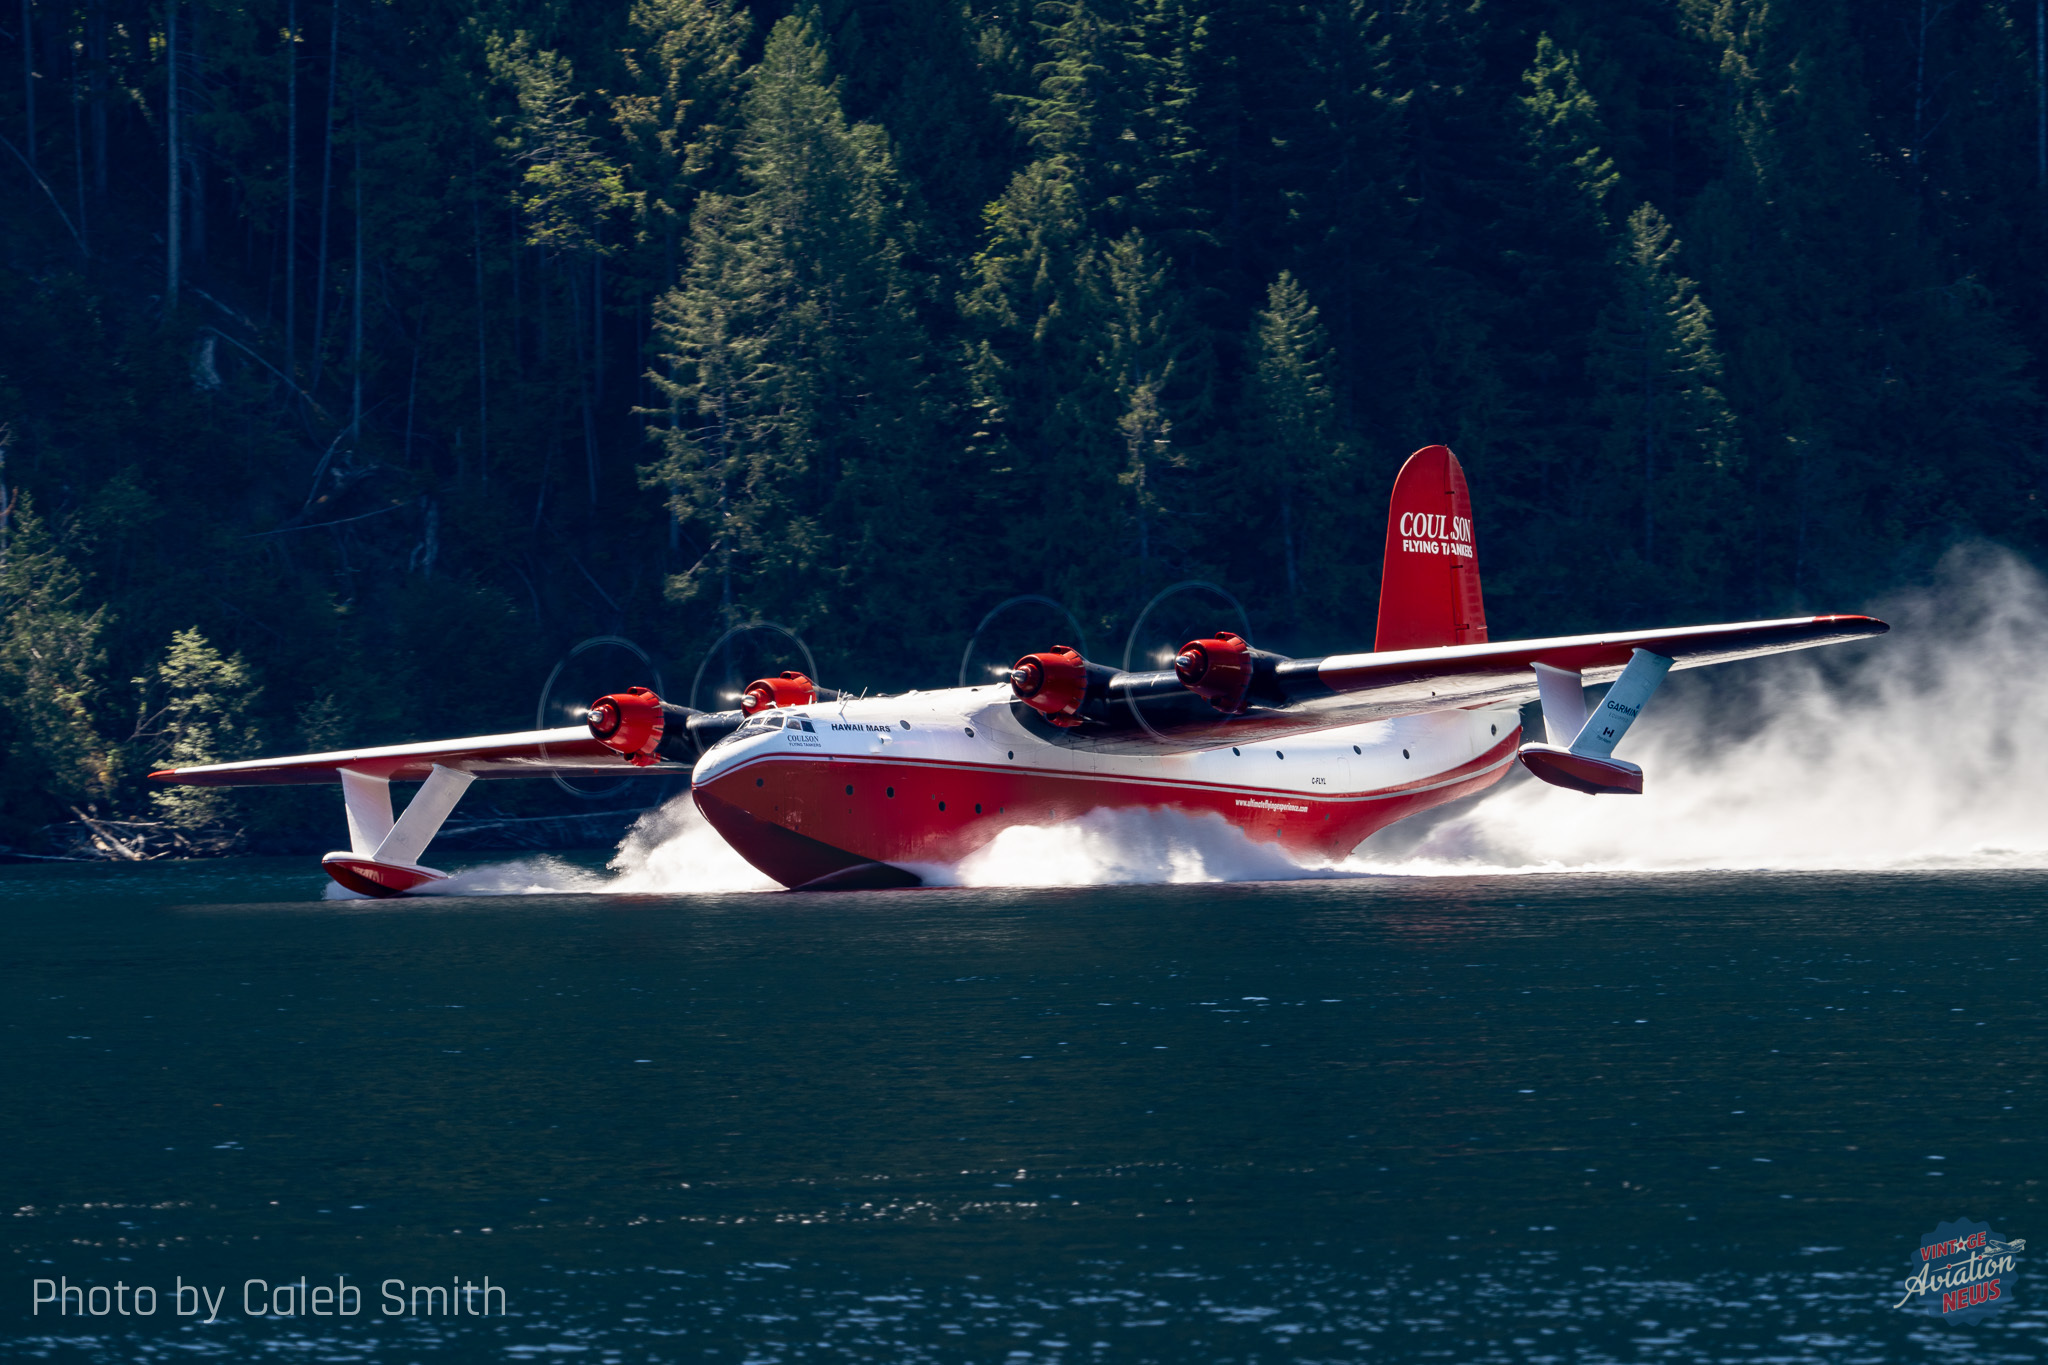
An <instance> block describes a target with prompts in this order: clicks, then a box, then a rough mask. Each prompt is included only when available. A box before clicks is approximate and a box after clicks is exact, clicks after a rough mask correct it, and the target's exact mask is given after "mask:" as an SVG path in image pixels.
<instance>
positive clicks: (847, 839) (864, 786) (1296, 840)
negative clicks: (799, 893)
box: [692, 729, 1521, 890]
mask: <svg viewBox="0 0 2048 1365" xmlns="http://www.w3.org/2000/svg"><path fill="white" fill-rule="evenodd" d="M1520 735H1521V732H1520V730H1519V729H1517V730H1515V731H1514V732H1512V733H1511V734H1509V735H1508V736H1507V737H1505V738H1504V739H1502V740H1501V741H1500V742H1499V743H1498V744H1496V745H1495V746H1494V747H1493V748H1491V749H1489V750H1488V751H1487V752H1486V753H1485V754H1483V755H1481V756H1480V757H1478V758H1475V759H1473V760H1472V761H1471V762H1470V763H1467V764H1465V765H1463V766H1462V767H1459V768H1456V769H1453V770H1451V771H1450V772H1447V773H1439V774H1437V775H1436V776H1435V777H1433V778H1431V779H1428V780H1427V781H1422V782H1416V783H1413V784H1409V785H1407V786H1404V787H1397V788H1393V789H1391V790H1387V791H1379V792H1363V793H1345V794H1329V795H1325V794H1321V793H1316V794H1307V793H1301V792H1291V791H1275V790H1271V789H1254V788H1242V787H1221V786H1197V785H1195V784H1192V783H1175V782H1162V781H1149V782H1148V781H1142V780H1136V779H1125V778H1111V777H1103V776H1094V775H1081V774H1068V773H1052V772H1044V771H1019V770H1017V769H1015V768H1009V767H1002V768H998V767H987V766H981V765H976V764H962V763H917V762H893V761H890V760H887V759H883V758H860V757H851V756H839V755H830V756H828V755H822V754H820V755H809V754H786V753H777V754H771V755H764V756H763V757H761V758H759V759H757V760H755V761H753V762H750V763H743V764H741V765H739V766H737V767H734V768H732V769H729V770H728V771H726V772H723V773H721V774H719V775H718V776H717V777H716V778H714V779H712V780H710V781H708V782H704V783H701V784H699V785H698V786H696V787H695V788H694V790H693V793H692V794H693V796H694V798H695V800H696V802H697V809H698V810H699V811H701V812H703V815H704V818H705V819H706V820H707V821H709V822H710V824H711V826H712V828H714V829H716V830H717V831H718V832H719V834H720V835H721V836H722V837H723V838H724V839H725V841H726V842H727V843H729V844H731V845H732V847H733V848H734V849H735V850H736V851H737V852H738V853H739V855H740V856H741V857H743V858H745V859H746V860H747V861H748V862H749V863H752V864H753V865H754V866H755V867H757V868H759V869H760V870H761V871H762V872H763V873H765V874H767V875H768V876H770V877H773V878H774V879H775V880H776V881H778V882H781V883H782V884H783V885H784V886H786V887H791V888H795V889H804V890H840V889H845V890H852V889H856V888H859V887H870V886H915V885H918V884H919V882H920V879H919V878H918V876H917V874H915V873H913V872H910V871H908V870H907V869H906V868H905V867H904V866H903V864H918V863H927V864H929V863H953V862H957V861H959V860H960V859H961V858H964V857H966V856H967V855H968V854H970V853H973V852H974V851H975V850H976V849H979V848H981V847H982V846H984V845H985V844H987V843H988V842H989V841H990V840H992V839H994V838H995V837H996V836H997V835H998V834H1001V833H1002V832H1003V831H1004V830H1006V829H1009V828H1012V827H1013V826H1018V825H1027V826H1044V825H1054V824H1060V823H1063V822H1066V821H1070V820H1075V819H1078V818H1080V817H1081V816H1083V815H1086V814H1088V813H1089V812H1090V811H1094V810H1102V809H1147V808H1149V809H1170V810H1181V811H1186V812H1188V813H1190V814H1215V815H1219V816H1221V817H1222V818H1223V819H1224V820H1225V821H1226V822H1228V823H1229V824H1231V825H1233V826H1235V827H1237V828H1238V829H1241V830H1242V831H1244V833H1245V834H1246V835H1247V836H1248V837H1249V838H1252V839H1254V840H1257V841H1259V842H1262V843H1277V844H1279V845H1280V846H1281V847H1283V848H1285V849H1287V850H1289V851H1290V852H1294V853H1301V854H1308V855H1314V856H1321V857H1325V858H1341V857H1343V856H1344V855H1346V854H1348V853H1350V852H1351V850H1352V849H1354V848H1356V847H1357V846H1358V845H1359V844H1360V843H1361V842H1363V841H1364V840H1365V839H1366V838H1367V837H1368V836H1370V835H1372V834H1373V833H1375V832H1376V831H1378V830H1381V829H1384V828H1386V827H1387V826H1388V825H1391V824H1393V823H1394V822H1395V821H1397V820H1402V819H1405V818H1407V817H1408V816H1411V815H1416V814H1419V813H1420V812H1422V811H1425V810H1428V809H1430V808H1431V807H1434V806H1440V805H1442V804H1444V803H1445V802H1446V801H1455V800H1457V799H1458V798H1459V797H1462V796H1469V795H1471V794H1473V793H1474V792H1478V791H1481V790H1484V789H1485V788H1487V787H1490V786H1492V785H1493V784H1494V783H1495V782H1498V781H1500V779H1501V778H1502V777H1503V776H1505V775H1506V772H1507V768H1508V764H1509V763H1510V762H1512V761H1513V758H1514V754H1515V746H1516V743H1517V741H1518V740H1519V738H1520Z"/></svg>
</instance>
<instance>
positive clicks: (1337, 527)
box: [1235, 270, 1372, 626]
mask: <svg viewBox="0 0 2048 1365" xmlns="http://www.w3.org/2000/svg"><path fill="white" fill-rule="evenodd" d="M1247 350H1248V352H1249V356H1250V363H1251V375H1250V379H1249V382H1248V383H1247V386H1246V392H1245V399H1244V414H1245V415H1244V430H1243V434H1242V438H1241V442H1240V445H1241V450H1242V457H1241V463H1240V465H1239V468H1238V470H1237V471H1236V475H1235V477H1236V481H1238V482H1239V483H1241V484H1248V485H1253V486H1256V487H1258V488H1260V489H1261V490H1263V491H1265V492H1266V494H1267V496H1269V497H1270V498H1271V503H1270V505H1268V506H1264V507H1260V508H1259V512H1260V513H1261V515H1260V521H1259V523H1258V526H1259V534H1257V536H1256V537H1255V538H1254V541H1255V543H1256V544H1257V545H1258V547H1259V549H1260V550H1261V552H1262V554H1263V556H1264V558H1265V559H1266V561H1267V563H1268V564H1271V563H1275V562H1277V563H1278V565H1279V567H1280V574H1279V584H1278V587H1279V589H1280V591H1279V592H1278V593H1277V594H1276V596H1277V598H1278V603H1279V604H1281V605H1283V607H1284V619H1285V620H1286V621H1287V623H1288V624H1289V625H1290V626H1299V625H1300V624H1301V623H1303V622H1304V620H1305V619H1314V620H1316V621H1317V622H1318V623H1329V622H1331V621H1332V620H1333V619H1334V620H1335V621H1349V622H1355V623H1359V624H1362V623H1363V621H1364V619H1365V613H1364V612H1362V611H1361V610H1360V604H1361V603H1364V602H1366V601H1368V600H1369V598H1370V595H1371V587H1372V579H1371V573H1372V570H1371V566H1370V562H1369V561H1370V556H1369V555H1366V554H1361V553H1359V549H1360V546H1359V545H1358V544H1357V541H1358V540H1364V541H1365V543H1366V544H1370V543H1371V542H1370V537H1360V536H1358V534H1357V531H1356V526H1357V519H1356V518H1355V517H1354V516H1352V515H1351V514H1350V508H1349V505H1348V504H1349V499H1350V497H1351V496H1352V495H1353V494H1354V493H1355V492H1356V491H1357V490H1356V489H1355V487H1354V469H1353V460H1354V456H1353V452H1352V451H1351V449H1350V447H1349V445H1348V444H1347V443H1346V442H1345V441H1344V439H1343V437H1342V436H1341V434H1340V433H1339V430H1338V424H1337V405H1336V399H1335V396H1334V395H1333V394H1332V392H1331V389H1330V384H1329V379H1328V372H1329V370H1330V368H1331V365H1332V362H1333V360H1334V357H1333V356H1332V355H1331V352H1330V342H1329V337H1328V335H1327V334H1326V333H1325V332H1324V330H1323V324H1322V319H1321V317H1320V316H1319V315H1318V314H1317V312H1316V307H1315V305H1314V304H1313V303H1311V302H1310V301H1309V297H1308V293H1307V291H1305V290H1304V289H1303V288H1302V287H1301V284H1300V282H1299V281H1297V280H1296V279H1295V278H1294V277H1293V276H1292V275H1290V274H1288V273H1287V272H1286V271H1284V270H1283V271H1281V272H1280V275H1279V278H1277V279H1275V280H1274V281H1273V283H1272V285H1271V287H1270V288H1269V289H1268V290H1267V291H1266V306H1265V307H1264V308H1263V309H1261V310H1260V311H1259V312H1258V314H1257V315H1256V316H1255V317H1254V318H1253V320H1252V331H1251V337H1250V343H1249V346H1248V347H1247ZM1261 501H1262V502H1263V501H1264V500H1263V499H1262V500H1261ZM1247 510H1250V509H1247ZM1262 577H1263V578H1264V579H1265V581H1266V585H1267V590H1268V592H1271V591H1272V586H1271V585H1272V583H1273V575H1272V574H1271V573H1270V572H1269V573H1267V574H1265V575H1262Z"/></svg>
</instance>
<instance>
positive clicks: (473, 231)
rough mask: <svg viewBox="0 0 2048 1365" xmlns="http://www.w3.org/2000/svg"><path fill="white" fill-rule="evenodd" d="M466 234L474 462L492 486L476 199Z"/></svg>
mask: <svg viewBox="0 0 2048 1365" xmlns="http://www.w3.org/2000/svg"><path fill="white" fill-rule="evenodd" d="M469 233H470V239H471V242H472V244H473V245H474V247H475V251H476V451H477V455H476V463H477V469H478V471H479V474H480V477H481V478H482V480H483V486H484V487H486V488H489V487H490V486H491V447H490V437H489V435H488V434H487V433H488V432H489V431H490V423H491V389H490V380H491V370H490V365H489V364H488V363H487V362H488V360H489V355H488V353H487V352H486V350H485V348H484V303H485V299H484V228H483V217H482V215H481V213H480V212H479V211H478V209H477V203H476V198H475V196H471V198H470V201H469Z"/></svg>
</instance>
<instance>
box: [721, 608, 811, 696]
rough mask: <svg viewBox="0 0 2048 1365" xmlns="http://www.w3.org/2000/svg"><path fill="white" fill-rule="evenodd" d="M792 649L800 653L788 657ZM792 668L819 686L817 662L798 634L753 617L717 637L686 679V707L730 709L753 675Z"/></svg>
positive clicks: (774, 673)
mask: <svg viewBox="0 0 2048 1365" xmlns="http://www.w3.org/2000/svg"><path fill="white" fill-rule="evenodd" d="M792 650H794V652H795V653H796V654H800V655H802V656H803V658H802V661H801V662H798V660H797V659H795V658H793V657H792ZM792 668H801V669H803V672H804V676H805V677H807V678H809V679H810V680H811V681H812V682H814V683H816V684H818V685H819V686H820V687H822V686H824V685H825V684H824V679H822V678H820V677H819V676H818V661H817V660H816V659H815V658H813V657H812V655H811V647H810V646H809V645H807V644H805V643H804V639H803V637H802V636H801V635H798V634H797V633H796V632H795V631H793V630H791V629H790V628H789V627H788V626H778V625H776V624H775V623H774V622H773V621H761V620H754V621H748V622H746V623H745V624H743V625H737V626H734V627H733V628H732V629H731V630H728V631H726V632H725V634H723V635H721V636H719V637H718V639H717V640H715V641H714V642H713V643H712V645H711V648H710V649H707V650H705V651H704V659H703V661H702V662H701V663H699V664H698V665H697V676H696V677H695V678H693V679H691V681H690V706H691V707H692V708H693V709H694V710H698V711H730V710H732V709H734V708H735V707H737V706H738V705H739V704H740V692H741V690H742V689H743V688H745V687H746V685H747V684H748V683H750V682H752V681H754V679H756V678H772V677H774V676H775V675H776V674H778V673H781V672H784V671H785V670H788V669H792Z"/></svg>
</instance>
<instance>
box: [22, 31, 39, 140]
mask: <svg viewBox="0 0 2048 1365" xmlns="http://www.w3.org/2000/svg"><path fill="white" fill-rule="evenodd" d="M21 100H22V105H23V107H24V108H25V109H26V110H27V111H28V168H29V169H30V170H35V168H36V30H35V14H34V12H33V11H32V10H31V9H30V0H21Z"/></svg>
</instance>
